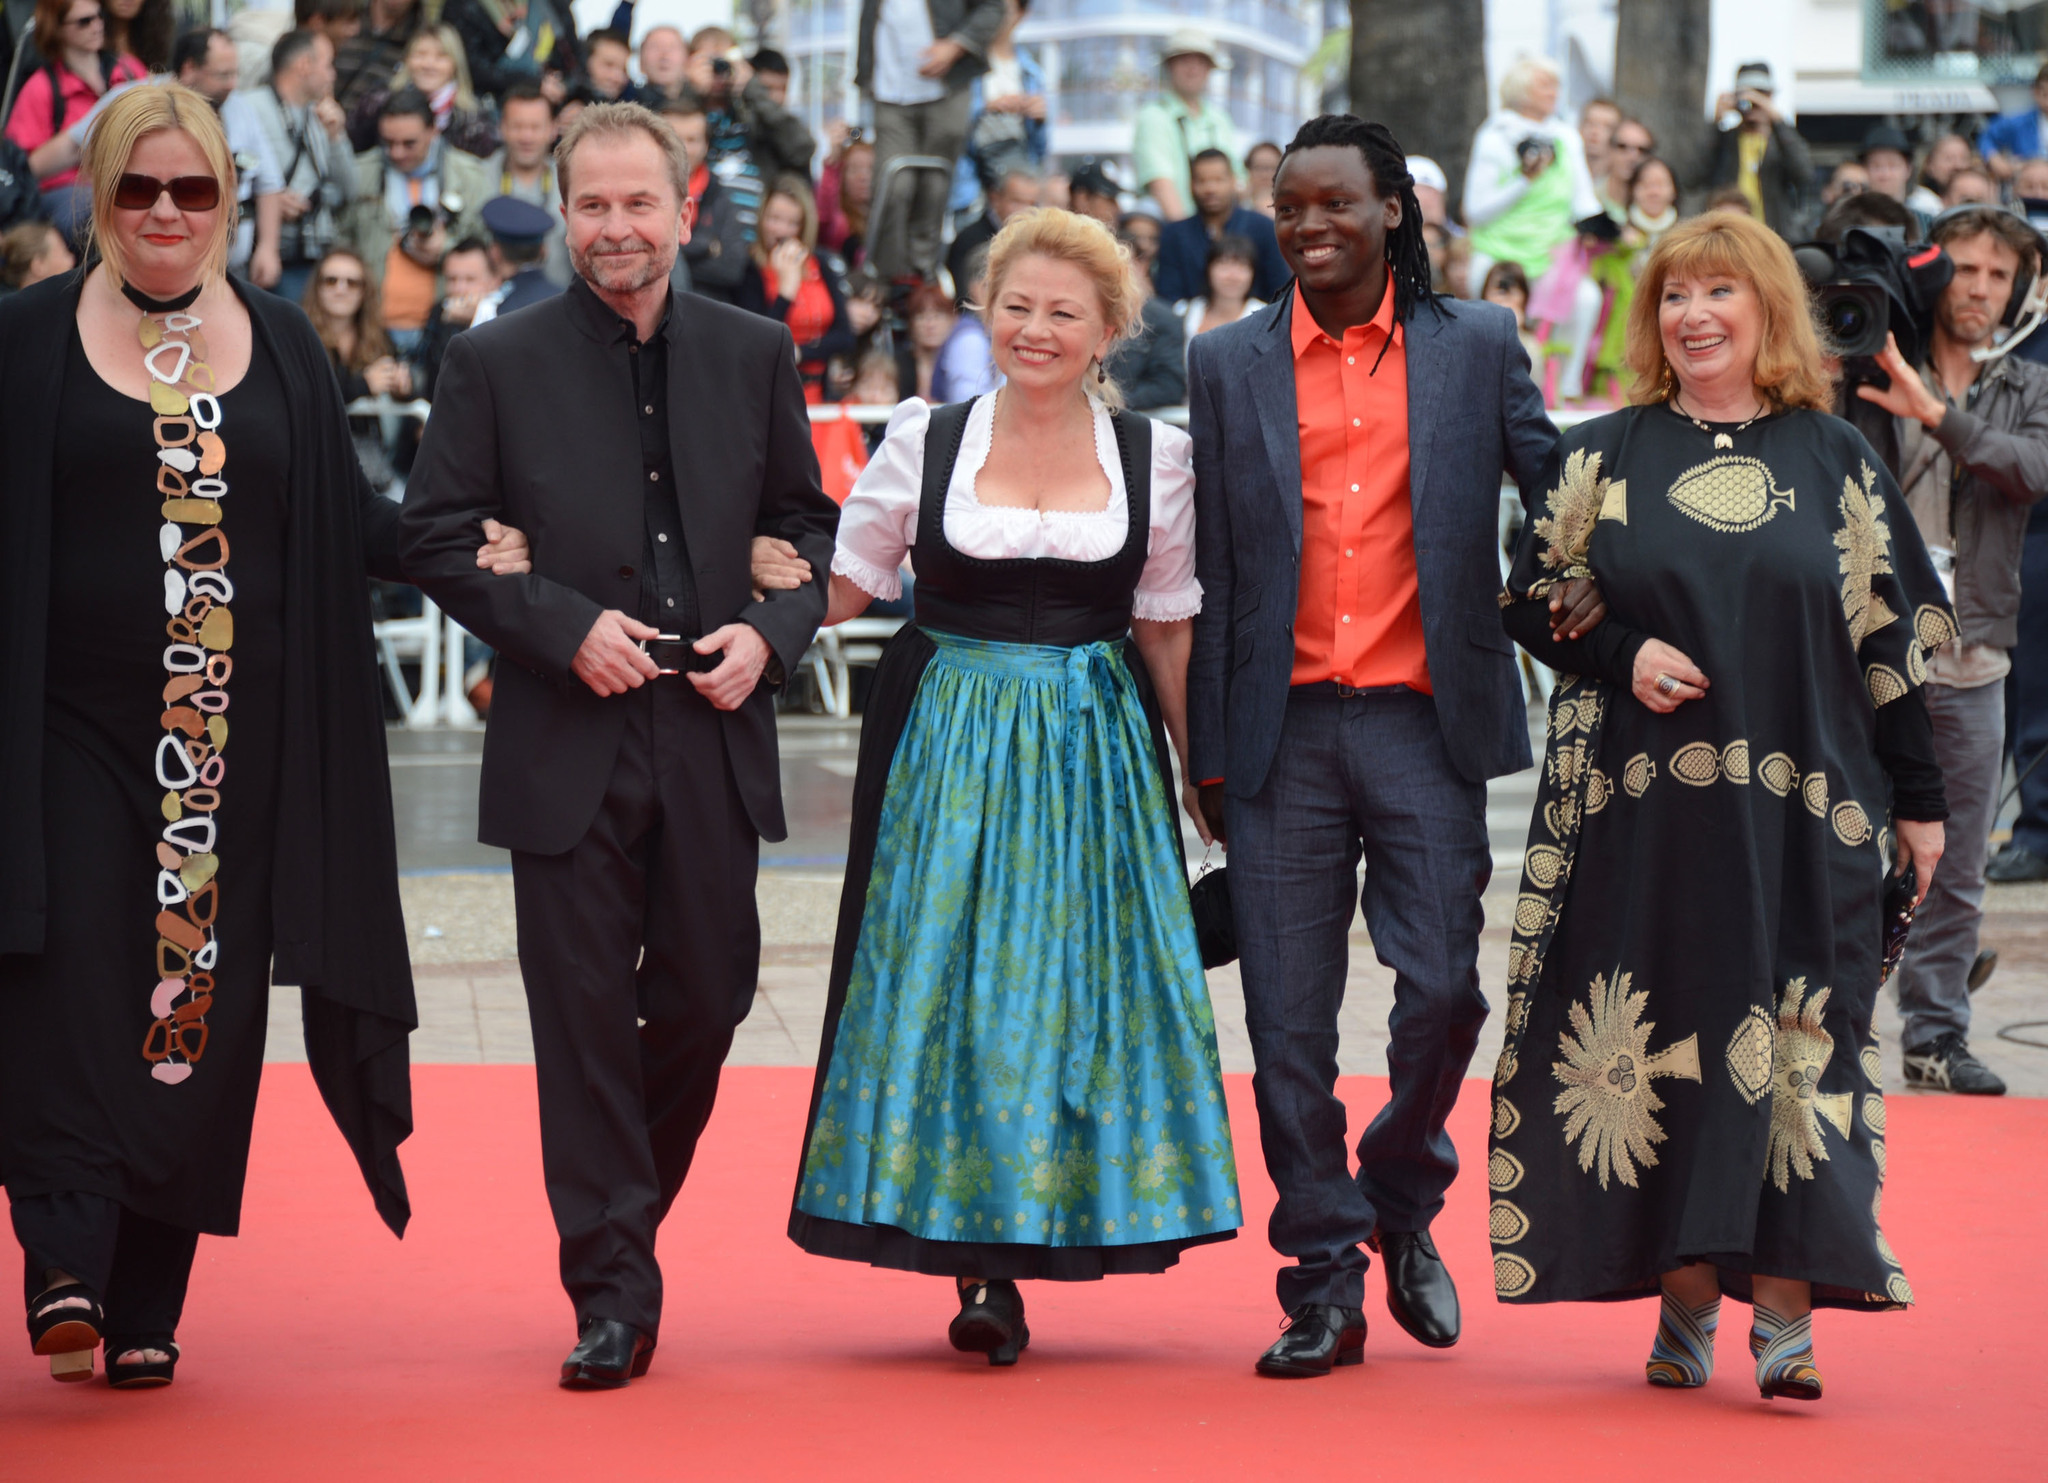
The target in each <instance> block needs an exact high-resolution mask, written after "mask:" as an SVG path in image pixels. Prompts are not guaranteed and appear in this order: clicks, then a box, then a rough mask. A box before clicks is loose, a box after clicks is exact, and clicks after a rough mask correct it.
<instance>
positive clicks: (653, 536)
mask: <svg viewBox="0 0 2048 1483" xmlns="http://www.w3.org/2000/svg"><path fill="white" fill-rule="evenodd" d="M569 292H570V294H571V295H572V296H574V297H575V298H577V299H578V300H580V301H582V307H583V308H584V310H585V311H586V312H589V313H591V314H594V315H596V316H599V317H600V318H601V319H604V320H608V321H609V322H610V323H611V325H612V326H613V328H614V330H615V334H614V337H613V340H612V343H613V344H614V345H617V346H619V347H621V353H622V354H623V355H624V357H625V359H626V361H627V364H628V366H629V367H630V369H631V371H632V375H633V420H634V421H635V422H636V423H637V424H638V425H639V428H640V469H641V472H642V473H643V474H645V475H646V478H645V479H644V481H643V483H642V489H643V495H642V499H641V505H642V510H643V514H642V522H643V529H644V536H643V539H642V541H641V546H640V612H639V615H638V616H639V618H640V621H641V622H642V623H648V624H652V625H653V626H654V627H656V628H658V629H660V630H661V631H662V632H663V633H675V634H681V635H682V636H683V637H684V638H692V639H694V638H698V637H701V636H702V633H703V630H702V628H701V627H700V626H699V620H698V617H697V584H696V580H695V579H694V577H693V576H692V575H691V568H690V553H689V550H688V547H687V546H686V544H685V542H684V540H683V521H682V516H681V514H680V513H679V511H678V510H677V507H676V500H677V497H678V496H677V491H676V466H675V458H674V456H673V454H672V453H671V452H670V449H669V436H668V326H669V313H670V309H671V307H672V306H673V303H674V300H673V299H672V298H671V299H670V300H669V301H668V302H666V303H664V304H663V305H662V307H661V322H660V323H659V324H658V325H656V326H655V329H654V333H653V334H652V335H650V336H649V337H648V338H647V339H645V340H642V339H641V338H640V336H639V334H638V332H637V330H636V329H635V327H634V326H633V325H632V324H631V323H630V322H629V321H627V320H625V319H621V318H620V317H619V316H618V314H617V313H616V312H614V311H613V309H612V308H611V306H610V305H608V304H606V303H605V302H604V300H602V299H600V298H599V297H598V296H597V295H596V294H595V293H594V292H593V291H592V290H591V288H590V286H589V285H588V284H586V283H585V282H584V281H583V280H582V279H581V278H578V279H577V280H576V281H575V282H574V283H573V284H571V285H570V288H569Z"/></svg>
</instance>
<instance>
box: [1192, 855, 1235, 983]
mask: <svg viewBox="0 0 2048 1483" xmlns="http://www.w3.org/2000/svg"><path fill="white" fill-rule="evenodd" d="M1188 910H1189V911H1190V912H1192V913H1193V914H1194V918H1195V947H1196V949H1197V950H1198V951H1199V952H1200V953H1201V955H1202V966H1203V967H1204V968H1221V967H1222V966H1223V965H1224V964H1226V963H1235V962H1236V961H1237V919H1236V918H1235V917H1233V916H1232V915H1231V913H1230V872H1229V871H1228V870H1226V869H1225V868H1224V867H1223V866H1221V865H1218V866H1214V867H1212V866H1210V865H1209V864H1208V863H1207V862H1206V861H1205V862H1204V863H1203V865H1202V872H1201V874H1199V875H1197V876H1196V877H1195V879H1194V884H1192V885H1190V886H1189V887H1188Z"/></svg>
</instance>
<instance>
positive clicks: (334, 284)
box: [320, 273, 363, 288]
mask: <svg viewBox="0 0 2048 1483" xmlns="http://www.w3.org/2000/svg"><path fill="white" fill-rule="evenodd" d="M320 286H321V287H322V288H361V287H362V286H363V280H362V279H360V278H344V277H342V276H341V275H340V274H339V273H322V274H321V275H320Z"/></svg>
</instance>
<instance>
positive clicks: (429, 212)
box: [405, 191, 462, 238]
mask: <svg viewBox="0 0 2048 1483" xmlns="http://www.w3.org/2000/svg"><path fill="white" fill-rule="evenodd" d="M461 215H462V197H460V196H457V195H452V194H449V193H447V192H445V191H444V192H443V193H442V195H441V205H440V207H439V209H438V210H437V209H436V208H434V207H432V206H425V205H421V206H415V207H413V208H412V210H410V211H408V212H407V213H406V214H405V230H406V234H407V235H408V236H412V237H419V238H427V237H431V236H433V235H434V228H435V226H436V225H437V224H439V225H446V226H451V227H452V226H454V225H455V219H456V218H457V217H459V216H461Z"/></svg>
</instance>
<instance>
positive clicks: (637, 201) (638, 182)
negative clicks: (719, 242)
mask: <svg viewBox="0 0 2048 1483" xmlns="http://www.w3.org/2000/svg"><path fill="white" fill-rule="evenodd" d="M564 214H565V216H566V218H567V220H568V223H569V232H568V238H569V261H570V262H571V263H573V264H574V265H575V268H576V271H577V272H578V273H579V274H581V275H582V277H583V278H584V280H585V281H586V282H588V283H589V284H590V286H591V287H592V288H595V289H597V290H599V291H600V292H605V293H612V294H627V293H637V292H638V291H639V290H641V289H643V288H646V287H647V286H648V285H650V284H652V283H655V282H657V281H659V280H660V279H663V278H666V277H668V275H669V270H670V269H671V268H673V267H674V266H675V263H676V252H677V250H678V249H679V248H680V247H681V246H682V244H683V243H685V242H687V241H689V240H690V222H689V209H688V203H686V202H683V201H679V200H677V199H676V188H675V183H674V182H673V181H671V180H670V179H669V172H668V156H667V155H666V154H664V153H663V152H662V149H661V147H660V146H659V145H657V144H656V143H655V142H654V141H653V140H652V139H650V138H648V137H647V136H646V135H645V134H643V133H641V132H640V131H639V130H637V129H635V130H634V131H632V132H631V133H628V134H611V135H600V136H596V137H591V138H586V139H584V140H583V141H582V142H581V143H579V144H578V145H577V146H576V151H575V155H574V157H573V160H572V162H571V167H570V182H569V200H568V203H567V205H566V207H565V208H564Z"/></svg>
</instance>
